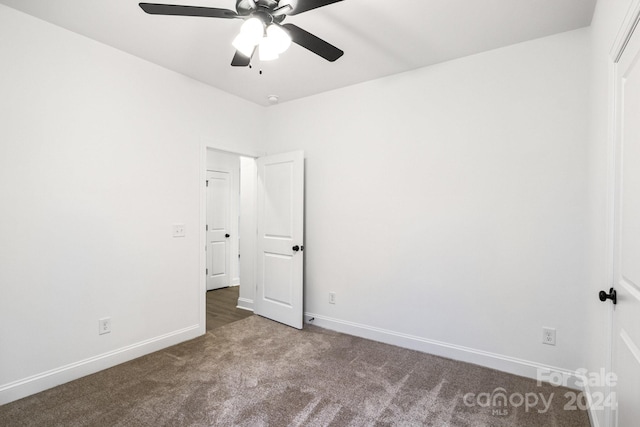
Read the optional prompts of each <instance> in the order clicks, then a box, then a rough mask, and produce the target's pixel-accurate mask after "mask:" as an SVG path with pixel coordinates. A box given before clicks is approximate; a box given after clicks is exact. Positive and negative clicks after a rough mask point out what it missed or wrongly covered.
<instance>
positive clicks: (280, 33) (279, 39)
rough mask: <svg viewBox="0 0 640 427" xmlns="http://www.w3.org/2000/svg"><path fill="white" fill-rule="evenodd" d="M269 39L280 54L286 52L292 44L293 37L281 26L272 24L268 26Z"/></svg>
mask: <svg viewBox="0 0 640 427" xmlns="http://www.w3.org/2000/svg"><path fill="white" fill-rule="evenodd" d="M267 39H269V40H270V43H271V44H272V45H273V48H274V49H275V50H276V52H277V53H278V54H281V53H283V52H285V51H286V50H287V49H289V46H291V37H290V36H289V34H288V33H287V32H286V31H285V30H283V29H282V28H281V27H280V26H278V25H275V24H271V25H269V26H268V27H267Z"/></svg>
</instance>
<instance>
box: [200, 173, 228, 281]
mask: <svg viewBox="0 0 640 427" xmlns="http://www.w3.org/2000/svg"><path fill="white" fill-rule="evenodd" d="M230 205H231V176H230V174H229V173H227V172H217V171H207V224H206V233H207V270H206V271H207V290H208V291H210V290H212V289H218V288H224V287H226V286H229V284H230V278H231V275H230V264H231V262H230V261H231V259H230V247H229V246H230V245H229V242H230V241H229V237H230V235H229V229H230V220H231V218H230V207H231V206H230Z"/></svg>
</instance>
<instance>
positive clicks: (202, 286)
mask: <svg viewBox="0 0 640 427" xmlns="http://www.w3.org/2000/svg"><path fill="white" fill-rule="evenodd" d="M209 150H214V151H220V152H224V153H228V154H234V155H238V156H242V157H249V158H253V159H256V158H258V157H260V156H263V155H265V154H266V153H259V152H257V151H238V150H236V149H233V148H229V147H225V146H224V145H221V144H214V143H204V144H202V146H201V148H200V171H199V183H198V185H199V187H198V188H199V189H200V220H199V228H198V229H199V236H200V238H199V242H200V251H199V253H200V258H199V270H198V271H199V275H198V277H199V287H198V288H199V292H198V294H199V296H198V299H199V303H198V306H199V313H198V318H199V324H200V327H199V329H198V330H199V332H200V334H201V335H204V334H205V333H206V331H207V307H206V305H207V297H206V293H207V277H206V268H207V252H206V249H205V248H206V246H207V232H206V230H205V225H206V223H207V187H206V180H207V152H208V151H209ZM257 178H258V177H257V176H256V181H257ZM244 217H245V219H246V215H244ZM242 223H243V218H242V216H241V218H240V227H239V228H240V229H242ZM240 250H241V252H242V256H243V257H245V258H244V259H245V260H247V259H249V258H248V257H253V258H254V259H255V256H256V251H257V249H256V248H255V247H248V246H247V244H246V243H245V244H241V248H240ZM241 259H242V258H241ZM253 265H254V268H255V262H254V263H253ZM254 277H255V274H254ZM240 280H242V278H240ZM248 285H249V286H253V289H255V283H253V284H251V283H249V284H248ZM241 286H242V284H241Z"/></svg>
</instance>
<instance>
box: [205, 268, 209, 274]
mask: <svg viewBox="0 0 640 427" xmlns="http://www.w3.org/2000/svg"><path fill="white" fill-rule="evenodd" d="M205 274H206V275H207V276H208V275H209V269H208V268H206V269H205Z"/></svg>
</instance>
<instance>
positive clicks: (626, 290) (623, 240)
mask: <svg viewBox="0 0 640 427" xmlns="http://www.w3.org/2000/svg"><path fill="white" fill-rule="evenodd" d="M639 64H640V30H636V31H635V34H634V35H633V36H632V37H631V39H630V41H629V43H628V44H627V46H626V48H625V49H624V52H623V54H622V56H621V57H620V60H619V62H618V64H617V67H616V68H617V71H616V94H617V96H616V98H617V102H616V116H617V117H616V118H617V126H616V127H617V131H616V133H617V135H616V141H617V150H616V151H617V153H616V203H615V236H614V251H615V252H614V284H613V286H614V288H615V291H616V296H617V304H615V305H613V323H612V325H613V331H612V345H613V354H612V356H613V357H612V365H613V366H612V371H613V373H615V374H616V375H617V384H616V386H615V387H614V388H613V389H612V391H614V392H615V393H616V396H617V409H615V410H614V411H613V425H614V426H618V427H627V426H635V425H639V424H638V423H640V65H639ZM608 291H609V290H607V291H606V292H608ZM607 301H610V300H607Z"/></svg>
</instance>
